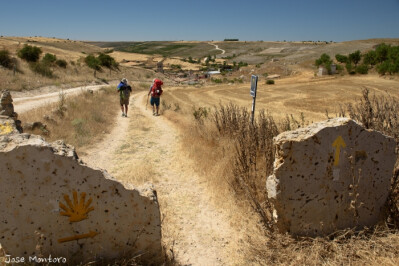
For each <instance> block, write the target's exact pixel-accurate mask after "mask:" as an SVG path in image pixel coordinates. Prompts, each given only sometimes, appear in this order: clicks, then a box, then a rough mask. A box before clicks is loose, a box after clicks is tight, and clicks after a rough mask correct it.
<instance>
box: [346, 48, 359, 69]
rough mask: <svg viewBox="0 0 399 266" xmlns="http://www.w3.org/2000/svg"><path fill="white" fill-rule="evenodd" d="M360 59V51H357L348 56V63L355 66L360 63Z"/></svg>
mask: <svg viewBox="0 0 399 266" xmlns="http://www.w3.org/2000/svg"><path fill="white" fill-rule="evenodd" d="M360 59H361V55H360V51H359V50H357V51H356V52H354V53H351V54H349V56H348V60H349V61H350V62H352V63H354V64H355V66H356V65H357V64H358V63H359V62H360Z"/></svg>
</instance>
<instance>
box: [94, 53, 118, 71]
mask: <svg viewBox="0 0 399 266" xmlns="http://www.w3.org/2000/svg"><path fill="white" fill-rule="evenodd" d="M97 59H98V61H99V64H100V65H101V66H103V67H106V68H112V67H116V66H117V63H116V61H115V59H114V58H113V57H111V56H110V55H107V54H103V53H101V54H99V55H98V57H97Z"/></svg>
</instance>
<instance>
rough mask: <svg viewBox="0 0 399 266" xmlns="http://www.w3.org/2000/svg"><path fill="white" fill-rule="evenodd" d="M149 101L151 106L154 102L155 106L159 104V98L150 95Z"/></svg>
mask: <svg viewBox="0 0 399 266" xmlns="http://www.w3.org/2000/svg"><path fill="white" fill-rule="evenodd" d="M150 103H151V105H152V106H154V104H155V105H156V106H159V103H160V98H154V97H151V101H150Z"/></svg>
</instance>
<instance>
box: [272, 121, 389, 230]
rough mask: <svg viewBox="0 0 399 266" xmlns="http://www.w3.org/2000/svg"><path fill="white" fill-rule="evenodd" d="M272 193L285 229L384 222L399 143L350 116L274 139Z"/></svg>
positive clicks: (312, 228)
mask: <svg viewBox="0 0 399 266" xmlns="http://www.w3.org/2000/svg"><path fill="white" fill-rule="evenodd" d="M274 141H275V145H276V158H275V162H274V174H273V175H272V176H269V177H268V178H267V182H266V183H267V184H266V186H267V191H268V197H269V198H270V200H271V202H272V203H273V204H274V207H275V210H274V216H275V219H276V223H277V226H278V228H279V229H280V231H282V232H289V233H291V234H293V235H304V236H318V235H327V234H330V233H333V232H334V231H336V230H341V229H346V228H357V229H361V228H363V227H364V226H373V225H375V224H376V223H378V221H380V220H381V218H382V216H383V214H384V212H383V208H384V205H385V203H386V200H387V197H388V194H389V190H390V181H391V178H392V173H393V169H394V165H395V160H396V156H395V141H394V139H393V138H391V137H387V136H385V135H383V134H381V133H379V132H376V131H373V130H366V129H365V128H363V127H362V126H361V125H359V124H358V123H357V122H355V121H353V120H350V119H348V118H336V119H330V120H328V121H324V122H320V123H315V124H312V125H310V126H309V127H306V128H301V129H298V130H295V131H289V132H284V133H282V134H280V135H279V136H277V137H276V138H275V139H274Z"/></svg>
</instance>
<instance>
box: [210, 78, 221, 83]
mask: <svg viewBox="0 0 399 266" xmlns="http://www.w3.org/2000/svg"><path fill="white" fill-rule="evenodd" d="M211 81H212V82H214V83H223V80H221V79H214V78H211Z"/></svg>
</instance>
